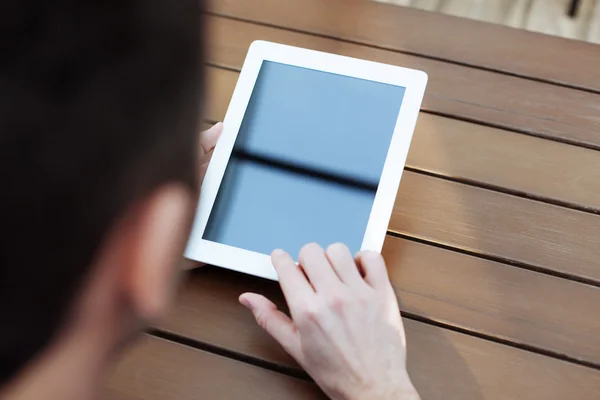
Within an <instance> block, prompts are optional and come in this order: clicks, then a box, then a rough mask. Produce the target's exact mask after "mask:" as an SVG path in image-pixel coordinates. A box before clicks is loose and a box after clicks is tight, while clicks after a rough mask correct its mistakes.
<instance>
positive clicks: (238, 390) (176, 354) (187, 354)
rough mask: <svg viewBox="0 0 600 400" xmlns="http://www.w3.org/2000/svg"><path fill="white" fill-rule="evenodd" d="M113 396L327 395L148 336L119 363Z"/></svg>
mask: <svg viewBox="0 0 600 400" xmlns="http://www.w3.org/2000/svg"><path fill="white" fill-rule="evenodd" d="M105 392H106V393H105V395H104V396H103V398H106V399H110V400H125V399H127V400H130V399H144V400H154V399H156V400H187V399H189V400H192V399H193V400H196V399H215V400H217V399H223V400H233V399H244V400H245V399H260V400H267V399H273V400H276V399H277V400H279V399H326V397H325V396H324V395H323V394H322V393H321V392H320V390H319V389H318V388H317V387H316V386H315V385H314V384H312V383H309V382H305V381H301V380H298V379H294V378H291V377H288V376H285V375H281V374H278V373H275V372H271V371H268V370H265V369H261V368H258V367H255V366H253V365H248V364H245V363H242V362H239V361H234V360H230V359H227V358H224V357H220V356H217V355H214V354H211V353H207V352H204V351H201V350H196V349H194V348H191V347H187V346H183V345H180V344H176V343H173V342H169V341H166V340H163V339H158V338H155V337H151V336H147V335H144V336H143V337H142V338H141V339H140V340H139V341H138V343H136V344H135V345H134V347H133V348H132V349H130V350H129V351H128V353H127V354H126V355H125V357H124V358H123V359H122V360H120V361H119V363H118V364H117V365H116V367H115V370H114V372H113V374H112V375H111V377H110V378H109V380H108V384H107V387H106V390H105Z"/></svg>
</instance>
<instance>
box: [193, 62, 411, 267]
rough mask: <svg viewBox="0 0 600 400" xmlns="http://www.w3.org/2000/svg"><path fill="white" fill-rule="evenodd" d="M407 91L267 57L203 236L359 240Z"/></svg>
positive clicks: (229, 241)
mask: <svg viewBox="0 0 600 400" xmlns="http://www.w3.org/2000/svg"><path fill="white" fill-rule="evenodd" d="M404 91H405V89H404V88H403V87H400V86H394V85H388V84H384V83H379V82H373V81H368V80H363V79H358V78H352V77H347V76H343V75H336V74H331V73H327V72H322V71H316V70H311V69H306V68H300V67H295V66H290V65H285V64H280V63H275V62H270V61H264V62H263V64H262V67H261V69H260V72H259V75H258V78H257V81H256V83H255V86H254V90H253V92H252V96H251V98H250V102H249V104H248V108H247V110H246V113H245V115H244V118H243V121H242V125H241V127H240V131H239V133H238V137H237V139H236V143H235V146H234V150H233V153H232V155H231V159H230V161H229V164H228V166H227V169H226V170H225V175H224V177H223V181H222V182H221V186H220V188H219V191H218V194H217V198H216V201H215V204H214V206H213V209H212V212H211V215H210V216H209V220H208V224H207V227H206V229H205V231H204V236H203V238H204V239H206V240H210V241H214V242H218V243H222V244H226V245H230V246H234V247H239V248H242V249H246V250H251V251H255V252H259V253H263V254H269V253H271V252H272V251H273V250H274V249H278V248H279V249H284V250H286V251H288V252H290V254H292V255H297V254H298V252H299V250H300V248H301V247H302V246H303V245H304V244H306V243H310V242H317V243H319V244H320V245H321V246H323V247H325V246H328V245H329V244H332V243H336V242H342V243H345V244H346V245H348V247H349V248H350V250H351V251H352V252H353V253H354V252H356V251H358V250H360V247H361V244H362V241H363V238H364V235H365V230H366V227H367V222H368V220H369V216H370V214H371V208H372V206H373V200H374V198H375V193H376V191H377V186H378V184H379V179H380V176H381V173H382V171H383V165H384V162H385V158H386V156H387V152H388V148H389V145H390V140H391V138H392V134H393V132H394V127H395V125H396V120H397V118H398V114H399V111H400V105H401V104H402V99H403V97H404Z"/></svg>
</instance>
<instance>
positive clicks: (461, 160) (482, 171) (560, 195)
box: [206, 68, 600, 210]
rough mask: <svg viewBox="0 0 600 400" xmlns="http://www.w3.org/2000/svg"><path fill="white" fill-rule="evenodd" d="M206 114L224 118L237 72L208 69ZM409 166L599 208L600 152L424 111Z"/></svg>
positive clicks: (579, 205) (413, 144) (577, 205)
mask: <svg viewBox="0 0 600 400" xmlns="http://www.w3.org/2000/svg"><path fill="white" fill-rule="evenodd" d="M207 72H208V76H207V78H208V79H207V81H208V91H207V93H208V97H207V98H208V108H207V113H206V115H207V118H209V119H211V120H213V121H218V120H221V119H223V117H224V116H225V112H226V111H227V107H228V105H229V100H230V98H231V95H232V93H233V89H234V87H235V83H236V81H237V77H238V73H236V72H233V71H228V70H223V69H220V68H208V69H207ZM407 166H409V167H411V168H416V169H419V170H423V171H427V172H431V173H434V174H437V175H442V176H445V177H450V178H456V179H461V180H465V181H469V182H475V183H477V184H482V185H489V186H493V187H498V188H504V189H507V190H510V191H515V192H521V193H525V194H527V195H529V196H534V197H539V198H546V199H550V200H554V201H558V202H562V203H565V204H567V205H572V206H574V207H580V208H583V209H590V210H600V195H599V193H600V152H597V151H594V150H590V149H584V148H580V147H576V146H565V145H563V144H561V143H556V142H553V141H548V140H543V139H539V138H535V137H530V136H526V135H521V134H516V133H512V132H508V131H504V130H501V129H495V128H490V127H487V126H483V125H477V124H472V123H468V122H463V121H458V120H454V119H450V118H445V117H440V116H436V115H431V114H425V113H421V115H420V116H419V120H418V122H417V127H416V130H415V134H414V138H413V142H412V144H411V149H410V153H409V155H408V160H407Z"/></svg>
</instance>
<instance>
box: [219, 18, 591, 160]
mask: <svg viewBox="0 0 600 400" xmlns="http://www.w3.org/2000/svg"><path fill="white" fill-rule="evenodd" d="M208 22H209V33H210V37H211V40H210V42H209V46H210V51H209V61H210V62H211V63H213V64H217V65H220V66H225V67H228V68H237V69H239V68H240V67H241V65H242V63H243V60H244V57H245V55H246V53H247V51H248V47H249V46H250V43H251V42H252V41H254V40H256V39H262V40H270V41H276V42H282V43H287V44H291V45H296V46H300V47H307V48H312V49H316V50H322V51H328V52H332V53H339V54H344V55H347V56H353V57H358V58H365V59H370V60H374V61H379V62H384V63H389V64H395V65H401V66H405V67H410V68H416V69H422V70H424V71H426V72H427V73H428V74H429V84H428V87H427V91H426V95H425V99H424V103H423V109H424V110H428V111H433V112H435V113H441V114H444V115H451V116H457V117H459V118H461V119H468V120H474V121H480V122H482V123H486V124H491V125H494V126H499V127H504V128H507V129H514V130H517V131H523V132H527V133H531V134H534V135H541V136H546V137H551V138H557V139H560V140H566V141H570V142H574V143H581V144H583V145H587V146H592V147H596V148H600V111H599V110H600V95H598V94H594V93H586V92H581V91H577V90H572V89H568V88H564V87H559V86H553V85H549V84H544V83H541V82H534V81H530V80H527V79H522V78H517V77H511V76H506V75H503V74H498V73H493V72H489V71H482V70H478V69H474V68H468V67H464V66H458V65H454V64H448V63H443V62H439V61H433V60H428V59H424V58H421V57H414V56H408V55H404V54H400V53H395V52H390V51H385V50H381V49H375V48H371V47H366V46H359V45H356V44H352V43H345V42H340V41H336V40H332V39H326V38H322V37H317V36H311V35H306V34H301V33H297V32H291V31H285V30H281V29H275V28H269V27H264V26H260V25H255V24H250V23H244V22H239V21H232V20H227V19H223V18H216V17H213V18H209V21H208Z"/></svg>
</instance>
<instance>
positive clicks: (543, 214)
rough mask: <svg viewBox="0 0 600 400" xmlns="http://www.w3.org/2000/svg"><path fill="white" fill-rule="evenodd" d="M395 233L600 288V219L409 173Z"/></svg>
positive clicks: (402, 188) (396, 211)
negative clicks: (585, 282) (565, 275)
mask: <svg viewBox="0 0 600 400" xmlns="http://www.w3.org/2000/svg"><path fill="white" fill-rule="evenodd" d="M389 229H390V230H391V231H393V232H396V233H400V234H404V235H409V236H412V237H417V238H421V239H424V240H428V241H432V242H436V243H440V244H444V245H447V246H450V247H454V248H458V249H464V250H467V251H470V252H473V253H478V254H483V255H487V256H493V257H497V258H499V259H507V260H512V261H517V262H521V263H525V264H529V265H531V266H534V267H538V268H542V269H545V270H548V271H554V272H557V273H562V274H567V275H572V276H574V277H580V278H582V279H585V280H589V281H594V282H595V283H596V284H598V282H600V261H599V260H598V250H597V247H598V237H600V216H597V215H591V214H586V213H583V212H579V211H573V210H568V209H565V208H561V207H557V206H553V205H549V204H544V203H540V202H535V201H532V200H527V199H523V198H518V197H514V196H511V195H506V194H501V193H497V192H492V191H488V190H483V189H479V188H476V187H472V186H467V185H463V184H459V183H455V182H449V181H444V180H441V179H436V178H432V177H428V176H423V175H419V174H415V173H411V172H405V173H404V176H403V178H402V183H401V184H400V190H399V192H398V197H397V198H396V204H395V206H394V211H393V214H392V219H391V221H390V226H389Z"/></svg>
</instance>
